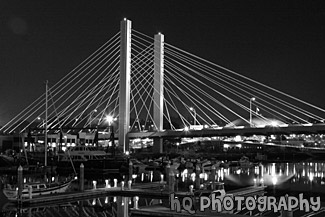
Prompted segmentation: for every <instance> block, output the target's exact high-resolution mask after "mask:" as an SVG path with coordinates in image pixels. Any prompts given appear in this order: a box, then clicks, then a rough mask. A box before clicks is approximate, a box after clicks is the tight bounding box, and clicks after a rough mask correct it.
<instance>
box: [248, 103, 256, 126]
mask: <svg viewBox="0 0 325 217" xmlns="http://www.w3.org/2000/svg"><path fill="white" fill-rule="evenodd" d="M253 101H255V97H252V98H250V99H249V124H250V127H252V102H253Z"/></svg>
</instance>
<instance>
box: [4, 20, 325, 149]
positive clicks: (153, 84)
mask: <svg viewBox="0 0 325 217" xmlns="http://www.w3.org/2000/svg"><path fill="white" fill-rule="evenodd" d="M288 82H289V81H288ZM46 87H47V88H46V89H45V90H46V91H44V92H45V93H44V94H43V95H42V96H40V97H39V98H38V99H36V100H35V101H34V102H33V103H31V104H30V105H29V106H27V107H26V108H25V109H24V110H23V111H22V112H20V113H19V114H17V115H16V116H15V117H14V118H13V119H12V120H11V121H9V122H8V123H7V124H5V125H4V126H3V127H1V129H0V131H1V132H3V133H7V134H12V133H14V132H16V133H17V132H18V133H22V132H26V131H28V130H30V129H33V128H39V129H40V128H43V129H45V131H46V132H53V133H59V132H60V131H61V132H62V131H65V132H71V129H78V130H79V131H82V130H87V132H93V133H95V132H96V131H97V130H98V129H105V128H108V125H110V126H116V127H114V128H113V130H114V132H116V133H117V134H115V135H117V137H118V140H119V144H120V145H123V147H124V151H126V150H128V149H129V144H128V143H129V139H132V138H148V137H149V138H153V139H154V141H155V142H154V143H155V144H156V145H154V146H155V147H157V150H158V151H161V144H162V138H165V137H204V136H207V137H212V136H234V135H248V136H249V135H271V134H322V133H324V132H325V124H324V117H325V115H324V113H325V110H324V109H322V108H319V107H317V106H315V105H312V104H310V103H308V102H305V101H303V100H301V99H299V98H298V97H294V96H291V95H289V94H286V93H284V92H281V91H280V90H276V89H275V88H272V87H269V86H267V85H265V84H263V83H261V82H258V81H255V80H253V79H252V78H248V77H245V76H243V75H241V74H240V73H237V72H234V71H232V70H229V69H227V68H225V67H223V66H220V65H218V64H215V63H213V62H210V61H208V60H205V59H203V58H201V57H199V56H197V55H194V54H191V53H189V52H187V51H185V50H183V49H181V48H178V47H177V46H174V45H171V44H168V43H167V42H165V39H164V35H162V34H157V35H155V36H154V37H152V36H148V35H146V34H144V33H142V32H139V31H137V30H136V29H133V28H132V27H131V21H129V20H123V21H121V29H120V31H119V32H117V33H116V34H115V35H113V36H112V37H111V38H110V39H109V40H108V41H107V42H106V43H104V44H103V45H102V46H101V47H100V48H98V49H97V50H96V51H95V52H94V53H93V54H92V55H90V56H89V57H88V58H86V59H85V60H84V61H83V62H82V63H80V64H79V65H78V66H77V67H76V68H75V69H73V70H72V71H70V72H69V73H68V74H67V75H66V76H65V77H63V78H62V79H61V80H60V81H58V82H57V83H56V84H53V85H52V84H50V85H49V86H46ZM108 115H109V116H110V118H109V119H107V116H108ZM107 121H108V122H109V123H108V122H107ZM113 130H112V129H111V132H113Z"/></svg>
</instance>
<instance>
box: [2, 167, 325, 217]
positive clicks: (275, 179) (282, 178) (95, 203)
mask: <svg viewBox="0 0 325 217" xmlns="http://www.w3.org/2000/svg"><path fill="white" fill-rule="evenodd" d="M174 172H175V179H176V182H177V183H178V187H179V189H180V190H187V189H188V187H189V186H190V185H193V184H194V186H195V182H196V180H197V179H196V177H197V174H196V173H195V170H193V169H191V168H188V169H187V170H185V171H181V172H180V171H174ZM324 173H325V163H324V162H301V163H268V164H264V165H263V166H261V165H256V166H252V167H250V168H240V167H230V168H217V169H216V174H215V180H216V181H220V182H224V183H225V187H226V190H231V189H234V188H239V187H244V186H251V185H254V184H261V182H263V183H264V184H265V185H266V186H268V190H269V194H273V193H275V190H276V191H279V192H281V191H282V190H285V192H286V193H288V194H291V193H292V194H294V193H297V192H298V193H304V194H307V195H323V194H325V177H324ZM211 175H212V174H211V172H210V171H201V172H200V174H199V179H200V181H201V182H204V181H207V180H210V179H211V178H212V177H211ZM2 178H3V177H2ZM162 178H163V179H164V180H166V176H165V175H162V174H161V172H159V171H147V172H146V173H141V174H136V175H133V176H132V179H133V183H141V182H152V181H160V180H161V179H162ZM26 179H28V178H26ZM119 181H120V180H119ZM110 183H111V185H112V186H113V180H112V179H110ZM104 186H105V180H104V179H100V180H98V184H97V187H98V188H100V187H104ZM86 187H87V188H92V181H91V180H90V181H89V183H88V185H86ZM321 199H322V200H323V199H324V198H323V197H321ZM0 201H1V202H0V206H2V212H3V213H2V214H3V216H17V212H16V211H15V210H11V211H9V210H8V209H9V208H10V207H9V206H7V205H8V204H7V205H5V204H6V203H3V202H4V201H5V198H4V196H3V194H2V193H1V194H0ZM144 201H145V202H144ZM148 201H149V202H148ZM150 201H152V200H151V199H150V200H149V199H147V200H144V199H143V198H141V199H140V204H139V205H140V206H141V205H147V204H149V203H150ZM117 202H118V199H117V197H103V198H91V199H89V200H85V201H75V202H73V203H69V204H62V205H59V206H56V207H55V206H54V205H53V206H48V205H47V206H46V207H36V208H31V209H27V208H26V209H24V210H20V212H21V215H20V216H37V215H36V212H40V211H41V209H42V211H41V212H42V213H46V212H52V213H55V212H61V211H64V212H66V213H69V212H74V213H78V212H79V214H80V215H81V216H82V215H84V216H87V214H88V215H90V216H95V214H96V213H97V214H98V212H106V214H108V213H110V215H112V213H113V216H114V212H116V210H117ZM130 203H131V204H132V203H133V202H132V201H131V200H130ZM131 204H130V205H131ZM132 205H133V204H132ZM6 206H7V207H6ZM54 207H55V208H54ZM11 208H13V207H11ZM37 210H38V211H37ZM91 213H92V214H91ZM70 216H71V215H70Z"/></svg>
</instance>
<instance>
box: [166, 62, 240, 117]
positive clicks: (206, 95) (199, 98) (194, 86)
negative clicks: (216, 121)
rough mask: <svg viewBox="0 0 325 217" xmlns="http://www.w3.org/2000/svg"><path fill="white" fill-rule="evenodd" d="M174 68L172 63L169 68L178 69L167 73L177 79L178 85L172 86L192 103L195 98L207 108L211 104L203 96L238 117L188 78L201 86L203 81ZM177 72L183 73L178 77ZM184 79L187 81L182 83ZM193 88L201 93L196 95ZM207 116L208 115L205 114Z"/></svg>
mask: <svg viewBox="0 0 325 217" xmlns="http://www.w3.org/2000/svg"><path fill="white" fill-rule="evenodd" d="M167 66H169V62H168V61H167V60H166V68H167ZM174 68H175V66H173V65H172V66H171V67H170V70H173V71H175V70H178V71H176V72H175V73H169V75H171V76H173V77H174V78H175V79H177V80H178V83H179V85H177V84H175V85H174V86H175V87H177V88H178V89H179V90H180V91H181V92H182V93H183V94H184V95H186V96H188V99H190V100H191V102H192V103H193V100H196V101H197V102H196V104H201V103H200V102H202V104H201V105H203V104H205V107H206V108H207V106H208V107H210V106H211V104H210V103H207V102H206V101H205V100H204V98H202V97H203V96H204V97H206V98H208V99H210V100H212V101H214V102H216V103H217V104H219V105H220V106H222V107H224V108H225V109H226V110H228V111H230V112H232V113H234V114H235V115H236V116H239V117H240V115H238V114H237V113H235V112H234V111H232V110H231V109H230V108H228V107H227V106H226V105H224V104H223V103H221V102H220V101H219V100H217V99H215V97H212V96H211V95H210V94H209V93H207V91H204V90H203V89H201V88H200V87H199V86H198V85H196V84H195V83H194V82H192V81H190V80H189V78H192V79H194V81H197V82H198V83H200V84H201V85H203V86H205V84H204V82H202V81H200V80H197V79H195V78H194V77H193V76H192V75H190V74H189V73H186V72H184V70H181V69H179V68H177V67H176V69H174ZM179 72H180V73H183V74H184V76H182V77H180V75H179V74H180V73H179ZM184 81H186V82H188V83H184ZM180 86H183V87H184V88H186V89H187V90H186V91H184V90H183V89H181V88H180ZM189 87H191V88H189ZM208 88H209V89H211V90H213V91H215V92H216V93H218V94H220V95H223V96H224V97H225V98H228V99H230V98H229V97H227V96H225V95H224V94H221V93H220V92H219V91H216V90H214V89H212V88H211V87H208ZM194 90H195V91H197V92H199V93H201V95H200V96H198V94H196V93H195V92H194ZM188 92H191V93H192V94H194V96H193V95H190V94H189V93H188ZM230 100H231V101H233V100H232V99H230ZM198 108H200V107H198ZM202 111H203V110H202ZM207 117H209V116H207ZM219 118H220V116H219Z"/></svg>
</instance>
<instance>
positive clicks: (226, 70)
mask: <svg viewBox="0 0 325 217" xmlns="http://www.w3.org/2000/svg"><path fill="white" fill-rule="evenodd" d="M170 47H172V48H173V49H174V50H177V51H179V52H182V53H185V54H186V55H188V56H190V57H192V58H191V63H193V59H194V58H195V59H196V60H200V61H202V62H205V63H206V65H207V64H209V65H210V66H211V65H212V66H214V67H217V68H218V69H217V70H216V69H214V71H218V72H219V73H222V72H221V71H220V70H223V71H225V72H230V73H232V74H234V75H236V76H239V77H241V78H244V79H246V80H248V81H250V82H253V83H255V84H258V85H260V86H262V87H264V88H266V89H269V90H272V91H274V92H276V93H278V94H281V95H283V96H285V97H289V98H290V99H293V100H296V101H297V102H300V103H303V104H305V105H308V106H310V107H312V108H315V109H318V110H319V111H322V112H324V111H325V110H324V109H321V108H318V107H316V106H314V105H311V104H309V103H306V102H304V101H302V100H300V99H297V98H295V97H292V96H290V95H288V94H285V93H283V92H281V91H278V90H276V89H274V88H270V87H268V86H266V85H263V84H261V83H260V82H256V81H254V80H253V79H250V78H247V77H245V76H242V75H239V74H238V73H235V72H233V71H231V70H229V69H226V68H224V67H221V66H219V65H216V64H214V63H211V62H209V61H207V60H204V59H202V58H200V57H197V56H195V55H193V54H190V53H188V52H186V51H183V50H181V49H179V48H176V47H174V46H172V45H169V44H166V50H167V49H168V48H170ZM223 75H224V76H228V75H226V74H225V73H223ZM228 77H229V76H228ZM231 79H233V77H231ZM237 81H238V79H237ZM242 84H245V85H246V87H247V86H249V87H252V88H253V89H255V90H256V89H257V88H254V87H253V86H251V85H247V84H246V83H243V82H242ZM268 95H269V94H268ZM253 96H254V95H253ZM269 96H271V97H273V100H274V101H276V102H277V103H278V102H282V104H285V105H286V106H287V107H288V108H290V109H292V108H295V109H296V110H295V111H300V113H302V114H303V115H306V116H308V117H310V118H318V119H319V120H320V119H323V118H322V117H320V116H318V115H315V114H313V113H311V112H308V111H306V110H304V109H301V108H300V107H298V106H296V105H293V104H289V103H288V100H281V99H279V98H278V97H274V96H272V95H269ZM250 97H251V96H250ZM248 98H249V97H248Z"/></svg>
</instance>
